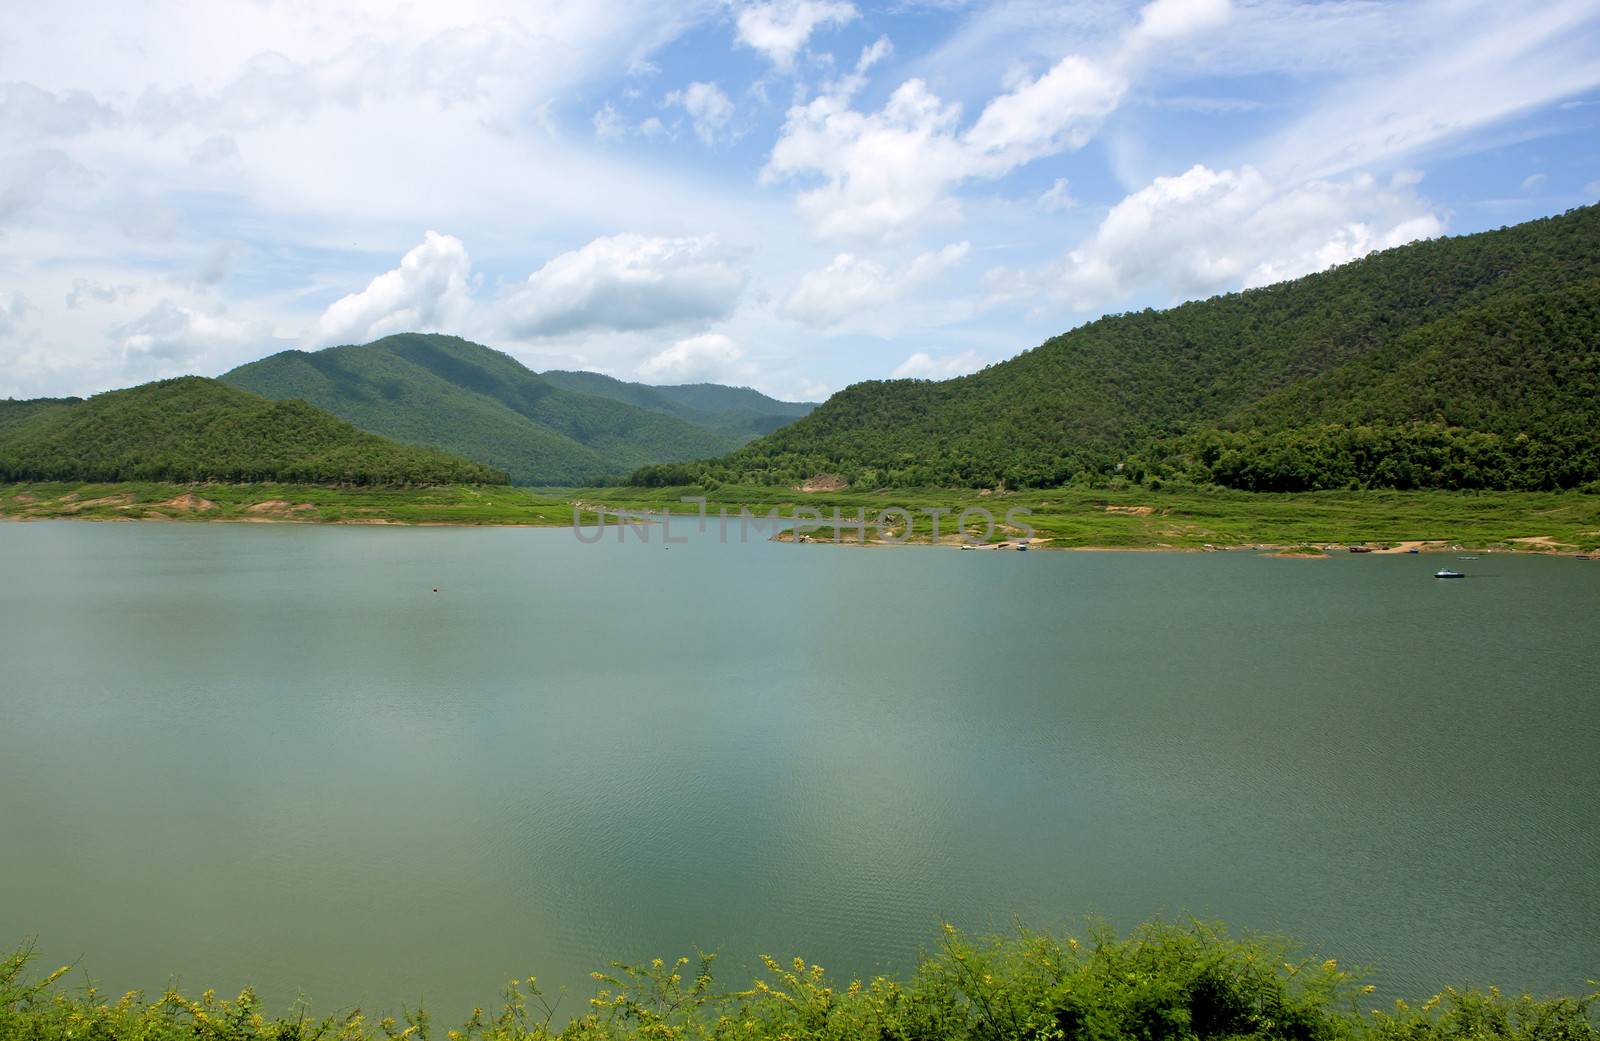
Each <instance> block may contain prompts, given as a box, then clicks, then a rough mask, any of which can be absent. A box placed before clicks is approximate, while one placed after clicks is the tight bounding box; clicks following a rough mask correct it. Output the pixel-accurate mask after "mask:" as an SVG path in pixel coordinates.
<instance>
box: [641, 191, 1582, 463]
mask: <svg viewBox="0 0 1600 1041" xmlns="http://www.w3.org/2000/svg"><path fill="white" fill-rule="evenodd" d="M1597 302H1600V207H1594V206H1591V207H1585V208H1583V209H1578V210H1573V211H1570V212H1568V213H1566V214H1564V215H1561V216H1557V217H1551V218H1548V219H1544V220H1537V221H1533V222H1530V223H1527V224H1523V225H1519V226H1517V227H1513V228H1506V229H1501V230H1499V231H1491V232H1484V233H1481V234H1476V235H1466V236H1461V237H1457V238H1441V239H1435V240H1432V241H1426V242H1417V243H1413V244H1411V245H1407V246H1401V247H1399V248H1397V249H1391V250H1387V251H1385V252H1381V253H1374V254H1372V255H1370V256H1368V257H1365V258H1364V259H1361V260H1357V261H1354V262H1352V263H1349V264H1345V265H1343V266H1341V267H1337V268H1333V269H1331V270H1329V271H1325V272H1321V273H1319V274H1314V275H1308V276H1306V277H1304V278H1301V279H1297V280H1295V281H1292V282H1285V283H1281V284H1278V285H1273V286H1268V287H1266V288H1263V289H1253V290H1249V291H1247V292H1243V293H1230V294H1227V295H1225V296H1218V297H1213V298H1211V299H1209V300H1203V301H1198V302H1194V303H1188V304H1184V305H1182V306H1180V307H1174V308H1172V309H1170V310H1166V311H1152V310H1145V311H1140V312H1135V313H1130V314H1122V315H1114V316H1108V317H1105V318H1101V319H1099V320H1097V321H1094V322H1090V323H1088V324H1087V325H1083V326H1080V327H1079V328H1077V329H1074V330H1072V331H1071V332H1068V333H1065V334H1063V335H1061V336H1057V337H1055V338H1054V339H1051V340H1049V341H1047V342H1045V343H1044V344H1042V345H1041V346H1039V347H1037V348H1035V349H1033V350H1031V351H1027V352H1025V353H1023V354H1020V355H1018V356H1017V357H1015V358H1012V359H1010V360H1009V361H1005V362H1001V363H999V364H996V365H991V366H989V367H988V368H986V369H984V370H983V371H981V372H977V373H974V374H973V375H971V376H964V377H961V378H959V379H952V380H945V381H942V382H930V381H926V380H889V381H872V382H868V383H860V384H856V385H855V386H851V387H847V388H846V389H845V390H843V391H841V392H839V393H838V394H835V395H834V396H833V397H832V398H830V399H829V400H828V401H827V402H825V403H824V404H823V405H821V406H820V407H818V408H817V409H816V411H814V412H812V413H811V414H810V415H808V416H806V417H805V418H803V419H800V420H798V421H796V422H794V423H792V424H790V425H788V426H785V427H783V428H782V429H780V430H778V431H776V432H775V433H773V434H771V435H768V436H766V437H763V438H761V439H759V440H757V441H754V442H752V443H751V444H749V445H746V446H745V447H743V448H741V449H739V450H737V451H735V452H733V453H731V454H730V455H728V456H726V457H724V458H722V459H719V460H715V461H712V462H708V463H703V464H695V465H688V466H684V465H677V466H659V467H651V468H644V469H641V470H640V471H638V472H637V473H635V475H634V480H636V481H639V482H641V483H685V482H688V481H691V480H701V479H705V478H715V479H721V480H740V481H758V482H769V483H791V482H797V481H801V480H804V479H805V478H807V477H809V476H811V475H814V474H819V473H830V474H839V475H842V476H843V477H845V478H846V479H848V480H850V481H852V482H862V483H867V484H872V485H880V484H882V485H940V484H943V485H963V486H992V485H997V484H1001V483H1004V484H1006V485H1008V486H1011V487H1025V486H1032V487H1049V486H1053V485H1058V484H1061V483H1064V482H1067V481H1071V480H1075V479H1087V480H1095V479H1103V478H1106V477H1109V476H1110V475H1112V474H1117V473H1120V474H1122V475H1123V476H1124V477H1145V476H1161V475H1166V476H1169V477H1179V478H1183V479H1186V480H1194V481H1202V482H1212V481H1214V482H1219V483H1224V484H1229V485H1233V486H1235V487H1242V488H1251V489H1256V490H1299V489H1314V488H1334V487H1338V488H1342V487H1349V486H1352V485H1354V486H1382V487H1400V488H1405V487H1416V486H1431V487H1447V488H1450V487H1458V488H1471V487H1490V488H1494V487H1504V488H1555V487H1572V486H1575V485H1580V484H1584V483H1586V482H1592V481H1596V480H1600V309H1597Z"/></svg>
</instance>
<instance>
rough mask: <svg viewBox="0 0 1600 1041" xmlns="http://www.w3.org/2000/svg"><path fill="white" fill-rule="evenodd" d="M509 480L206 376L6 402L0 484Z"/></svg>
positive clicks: (0, 408) (2, 405)
mask: <svg viewBox="0 0 1600 1041" xmlns="http://www.w3.org/2000/svg"><path fill="white" fill-rule="evenodd" d="M134 480H143V481H242V482H253V481H287V482H299V483H307V484H394V485H433V484H454V483H485V484H504V483H506V480H507V478H506V475H505V474H503V473H500V472H497V471H495V470H493V469H491V468H490V467H487V466H483V465H480V464H478V463H471V462H468V461H467V460H465V459H458V458H456V457H453V456H449V455H446V454H444V453H443V452H437V451H434V450H432V449H427V448H415V447H411V446H408V445H400V444H396V443H394V442H393V441H388V440H385V439H384V438H381V437H377V436H375V435H373V434H369V433H366V432H364V431H361V430H357V429H356V428H355V427H353V426H351V425H350V424H348V423H346V422H344V421H342V420H339V419H336V418H334V417H333V416H330V415H328V414H327V413H326V412H323V411H321V410H319V409H316V408H313V407H312V406H310V405H307V404H305V403H304V402H299V401H267V400H265V399H264V398H260V397H257V396H256V395H254V394H250V393H247V392H246V391H243V390H238V389H236V388H234V387H229V386H226V385H224V384H222V383H219V382H217V381H216V380H208V379H202V378H200V377H198V376H185V377H182V378H180V379H173V380H163V381H161V382H159V383H147V384H145V385H143V386H140V387H133V388H131V389H128V390H114V391H110V392H108V393H105V394H99V395H96V396H95V397H92V398H89V399H87V400H83V401H80V400H77V399H40V400H37V401H22V402H0V481H134Z"/></svg>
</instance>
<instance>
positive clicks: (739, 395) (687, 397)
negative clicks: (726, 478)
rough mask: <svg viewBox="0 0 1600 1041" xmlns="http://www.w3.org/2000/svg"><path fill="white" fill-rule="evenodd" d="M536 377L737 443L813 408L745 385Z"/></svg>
mask: <svg viewBox="0 0 1600 1041" xmlns="http://www.w3.org/2000/svg"><path fill="white" fill-rule="evenodd" d="M539 377H540V378H541V379H544V380H546V381H548V382H550V383H554V384H555V385H556V386H558V387H563V388H565V389H567V390H570V391H573V392H575V393H579V394H592V395H594V396H595V397H601V398H610V399H612V400H613V401H623V402H626V403H628V404H630V405H637V406H638V407H640V408H645V409H649V410H650V411H652V412H660V413H663V414H664V415H669V416H677V417H678V418H679V419H682V420H684V421H685V422H689V423H693V424H695V425H696V426H701V427H706V428H709V429H712V430H726V431H728V432H730V433H732V434H735V435H738V436H739V437H740V438H741V440H747V439H749V438H752V437H757V436H759V435H761V434H770V433H772V432H773V431H774V430H776V429H778V428H779V427H781V426H783V425H785V424H787V423H792V422H794V421H795V420H797V419H799V418H800V417H801V416H804V415H807V414H808V413H810V412H811V410H812V409H814V408H816V407H817V405H816V402H812V401H779V400H778V399H777V398H772V397H768V396H767V395H765V394H762V393H761V392H760V391H757V390H752V389H750V388H749V387H729V386H724V385H723V384H721V383H683V384H678V385H676V386H665V387H657V386H651V385H650V384H647V383H628V382H625V381H623V380H619V379H615V378H613V377H611V376H606V375H603V374H601V373H598V372H572V371H564V370H561V369H552V370H550V371H549V372H541V373H539Z"/></svg>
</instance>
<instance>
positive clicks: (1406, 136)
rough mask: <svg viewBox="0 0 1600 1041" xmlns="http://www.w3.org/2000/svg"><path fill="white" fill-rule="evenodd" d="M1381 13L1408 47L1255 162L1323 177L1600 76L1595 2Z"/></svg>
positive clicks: (1412, 150)
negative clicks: (1595, 41)
mask: <svg viewBox="0 0 1600 1041" xmlns="http://www.w3.org/2000/svg"><path fill="white" fill-rule="evenodd" d="M1382 12H1383V19H1384V22H1385V24H1384V25H1383V26H1381V27H1379V31H1381V32H1382V33H1384V34H1385V35H1387V36H1389V37H1391V38H1393V39H1396V40H1399V41H1401V42H1402V43H1403V44H1404V46H1405V48H1406V49H1407V53H1404V54H1403V55H1394V56H1393V57H1392V58H1391V60H1389V61H1388V62H1387V63H1385V65H1384V66H1383V67H1382V68H1379V69H1376V70H1371V71H1369V72H1367V73H1366V74H1365V75H1363V76H1360V77H1353V78H1351V79H1350V80H1349V81H1347V82H1345V83H1341V84H1339V85H1338V86H1337V88H1336V89H1335V90H1333V91H1331V92H1330V93H1329V95H1328V97H1327V100H1326V101H1324V102H1323V103H1321V104H1318V105H1313V106H1310V107H1309V108H1308V109H1307V110H1306V111H1305V112H1304V114H1303V115H1302V116H1301V118H1300V119H1298V120H1297V121H1296V122H1295V123H1293V124H1292V125H1290V126H1289V127H1288V128H1287V129H1286V130H1285V131H1284V132H1283V133H1282V134H1280V135H1279V136H1278V137H1277V138H1276V139H1275V140H1273V141H1272V142H1270V144H1269V148H1270V153H1271V159H1270V160H1268V161H1265V162H1263V163H1262V164H1261V165H1262V167H1263V168H1264V169H1268V170H1269V171H1270V172H1271V173H1272V174H1273V175H1274V176H1275V177H1278V178H1280V179H1291V180H1298V179H1302V178H1306V177H1328V176H1332V175H1335V174H1340V173H1344V172H1346V171H1349V170H1357V169H1363V168H1367V167H1370V166H1373V165H1375V164H1379V163H1385V162H1391V163H1392V162H1396V161H1400V160H1402V159H1405V158H1407V157H1410V156H1414V155H1417V154H1419V153H1422V152H1425V151H1428V150H1434V149H1438V148H1441V147H1444V146H1446V145H1448V144H1449V143H1451V142H1454V141H1457V140H1459V139H1460V138H1461V137H1462V136H1463V135H1465V134H1466V133H1468V132H1469V131H1471V130H1474V129H1476V128H1479V127H1483V126H1486V125H1488V124H1491V123H1494V122H1497V121H1500V120H1504V119H1506V118H1508V117H1510V116H1514V115H1517V114H1519V113H1523V112H1526V111H1528V110H1530V109H1532V108H1534V107H1535V106H1538V105H1542V104H1548V103H1551V102H1555V101H1558V100H1560V99H1562V98H1565V97H1569V96H1571V95H1574V94H1577V93H1580V92H1582V91H1585V90H1590V89H1593V88H1594V87H1595V86H1597V85H1600V62H1597V61H1595V59H1594V50H1593V48H1594V41H1593V34H1594V32H1595V30H1596V29H1597V28H1600V8H1597V7H1596V6H1595V4H1594V3H1593V2H1592V0H1549V2H1546V3H1540V4H1533V5H1510V4H1504V3H1500V2H1498V0H1452V2H1450V3H1431V4H1417V5H1414V6H1413V5H1402V6H1401V7H1399V8H1396V9H1395V10H1394V11H1393V14H1394V15H1396V16H1397V17H1398V18H1399V19H1400V20H1399V21H1397V22H1395V21H1391V19H1390V17H1389V16H1390V13H1391V12H1390V11H1389V9H1387V8H1384V9H1382ZM1250 28H1254V26H1253V25H1252V26H1251V27H1250ZM1277 35H1278V34H1276V33H1275V34H1274V38H1276V37H1277ZM1387 46H1388V47H1389V48H1392V47H1394V46H1395V44H1392V43H1391V44H1388V45H1387ZM1348 49H1349V50H1352V51H1353V50H1357V48H1348ZM1379 49H1380V51H1382V50H1383V49H1384V48H1383V45H1381V44H1380V47H1379ZM1391 54H1392V51H1391Z"/></svg>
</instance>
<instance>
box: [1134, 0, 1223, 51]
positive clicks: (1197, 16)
mask: <svg viewBox="0 0 1600 1041" xmlns="http://www.w3.org/2000/svg"><path fill="white" fill-rule="evenodd" d="M1228 14H1229V7H1228V0H1155V2H1154V3H1149V4H1146V5H1145V6H1144V9H1143V10H1141V11H1140V12H1139V27H1138V28H1137V29H1136V30H1134V34H1133V39H1134V41H1135V42H1136V43H1138V44H1144V43H1153V42H1160V41H1170V40H1179V39H1182V38H1183V37H1186V36H1190V35H1193V34H1194V33H1197V32H1200V31H1201V30H1204V29H1210V28H1213V27H1215V26H1218V25H1221V24H1222V23H1223V22H1225V21H1227V20H1228Z"/></svg>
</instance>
